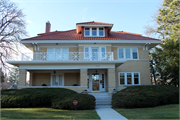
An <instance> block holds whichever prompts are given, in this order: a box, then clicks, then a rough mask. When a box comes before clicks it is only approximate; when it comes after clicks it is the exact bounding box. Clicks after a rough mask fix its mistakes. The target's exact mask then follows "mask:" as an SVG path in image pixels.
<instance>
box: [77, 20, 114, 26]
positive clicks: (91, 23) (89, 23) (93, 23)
mask: <svg viewBox="0 0 180 120" xmlns="http://www.w3.org/2000/svg"><path fill="white" fill-rule="evenodd" d="M80 24H81V25H113V24H112V23H103V22H95V21H92V22H83V23H76V25H80Z"/></svg>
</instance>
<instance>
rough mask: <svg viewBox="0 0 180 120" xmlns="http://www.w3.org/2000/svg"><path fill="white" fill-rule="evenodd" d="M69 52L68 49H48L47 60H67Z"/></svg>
mask: <svg viewBox="0 0 180 120" xmlns="http://www.w3.org/2000/svg"><path fill="white" fill-rule="evenodd" d="M68 55H69V51H68V48H48V49H47V59H48V60H68Z"/></svg>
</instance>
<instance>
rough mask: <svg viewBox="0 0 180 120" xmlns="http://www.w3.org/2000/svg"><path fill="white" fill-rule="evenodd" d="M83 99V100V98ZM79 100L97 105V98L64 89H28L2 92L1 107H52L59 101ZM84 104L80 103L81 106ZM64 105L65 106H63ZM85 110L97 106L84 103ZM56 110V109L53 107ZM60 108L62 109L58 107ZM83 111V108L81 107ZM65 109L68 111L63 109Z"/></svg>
mask: <svg viewBox="0 0 180 120" xmlns="http://www.w3.org/2000/svg"><path fill="white" fill-rule="evenodd" d="M76 96H77V97H79V98H77V97H76ZM82 97H83V98H82ZM76 98H77V100H78V99H79V100H80V101H81V100H85V101H88V100H90V101H91V102H92V103H93V100H94V103H95V98H94V97H93V96H89V95H81V94H78V93H77V92H75V91H72V90H69V89H64V88H28V89H17V90H2V91H1V107H2V108H10V107H11V108H16V107H51V104H52V106H53V105H54V101H56V100H57V99H58V101H59V102H61V101H64V102H65V99H67V100H68V99H69V100H72V99H76ZM71 102H73V100H72V101H71ZM81 104H82V103H81V102H80V104H79V105H81ZM63 105H64V104H63ZM83 105H84V106H83V107H84V109H92V108H94V107H95V104H91V105H92V106H91V107H88V106H89V105H88V104H87V105H86V104H84V103H83ZM53 108H55V107H53ZM56 108H60V107H56ZM80 108H81V109H83V108H82V106H80ZM63 109H66V108H65V107H63Z"/></svg>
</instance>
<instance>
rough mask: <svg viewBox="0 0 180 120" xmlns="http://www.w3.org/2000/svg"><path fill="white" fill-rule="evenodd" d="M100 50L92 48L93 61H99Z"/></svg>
mask: <svg viewBox="0 0 180 120" xmlns="http://www.w3.org/2000/svg"><path fill="white" fill-rule="evenodd" d="M98 53H99V52H98V48H92V60H98Z"/></svg>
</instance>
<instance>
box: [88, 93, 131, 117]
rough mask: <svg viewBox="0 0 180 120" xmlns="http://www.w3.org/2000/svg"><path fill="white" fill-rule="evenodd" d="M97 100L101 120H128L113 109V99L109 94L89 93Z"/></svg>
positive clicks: (97, 110)
mask: <svg viewBox="0 0 180 120" xmlns="http://www.w3.org/2000/svg"><path fill="white" fill-rule="evenodd" d="M88 94H90V95H93V96H94V97H95V98H96V109H95V110H96V112H97V114H98V115H99V117H100V118H101V120H128V119H127V118H125V117H124V116H122V115H121V114H119V113H118V112H116V111H115V110H114V109H112V108H111V97H110V96H109V93H107V92H98V93H88Z"/></svg>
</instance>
